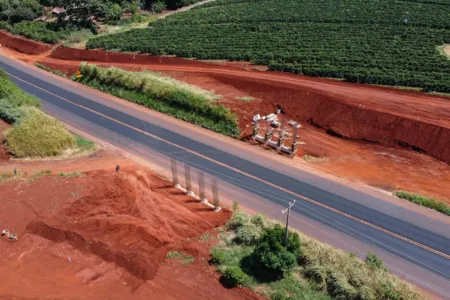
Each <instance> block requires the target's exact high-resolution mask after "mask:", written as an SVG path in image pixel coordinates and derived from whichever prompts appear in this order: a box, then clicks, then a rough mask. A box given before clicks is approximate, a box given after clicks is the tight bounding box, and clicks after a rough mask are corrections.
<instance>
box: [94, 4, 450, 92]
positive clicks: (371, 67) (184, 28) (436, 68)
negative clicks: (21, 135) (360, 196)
mask: <svg viewBox="0 0 450 300" xmlns="http://www.w3.org/2000/svg"><path fill="white" fill-rule="evenodd" d="M326 4H328V5H326ZM406 11H407V12H408V14H406ZM401 12H403V13H401ZM449 13H450V6H448V5H442V4H440V3H436V4H433V3H428V2H427V1H420V2H419V1H372V0H370V1H356V0H353V1H327V0H317V1H311V0H307V1H292V0H281V1H273V0H259V1H257V0H228V1H223V0H218V1H214V2H210V3H208V4H206V5H203V6H202V7H201V8H199V9H195V10H193V11H191V12H187V13H180V14H176V15H174V16H172V17H169V18H167V20H161V21H158V22H156V23H155V24H154V25H152V27H150V28H149V29H138V30H133V31H129V32H126V33H123V34H117V35H109V36H103V37H100V38H96V39H92V40H90V41H89V42H88V45H87V46H88V48H104V49H109V50H120V51H133V52H141V53H150V54H154V55H165V54H172V55H176V56H180V57H195V58H198V59H227V60H237V61H239V60H246V61H253V62H256V63H258V64H265V65H268V66H269V67H270V69H272V70H278V71H286V72H294V73H300V74H305V75H311V76H326V77H339V78H344V79H347V80H349V81H355V82H367V83H376V84H392V85H405V86H414V87H422V88H424V89H426V90H434V91H440V92H450V78H449V76H447V74H449V72H450V61H449V60H448V59H447V58H446V57H444V56H443V55H441V54H440V53H439V51H438V50H437V49H436V47H437V46H439V45H443V44H444V43H446V42H449V41H450V30H449V29H447V27H448V28H450V19H449V20H444V19H445V18H444V16H447V15H448V14H449ZM406 17H408V18H409V19H408V20H409V21H408V24H405V23H404V18H406ZM446 19H448V18H446Z"/></svg>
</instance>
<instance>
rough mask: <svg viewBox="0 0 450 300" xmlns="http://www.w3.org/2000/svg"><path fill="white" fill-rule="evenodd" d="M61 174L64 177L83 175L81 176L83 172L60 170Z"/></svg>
mask: <svg viewBox="0 0 450 300" xmlns="http://www.w3.org/2000/svg"><path fill="white" fill-rule="evenodd" d="M59 176H61V177H64V178H72V177H81V176H83V173H81V172H72V173H64V172H60V173H59Z"/></svg>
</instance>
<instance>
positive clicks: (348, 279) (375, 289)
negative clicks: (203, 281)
mask: <svg viewBox="0 0 450 300" xmlns="http://www.w3.org/2000/svg"><path fill="white" fill-rule="evenodd" d="M275 224H277V222H275V221H271V220H267V218H265V216H264V215H261V214H257V215H254V216H250V215H248V214H246V213H244V212H242V211H240V210H239V208H238V207H237V206H235V207H234V208H233V216H232V218H231V219H230V221H229V222H228V223H227V226H226V228H227V231H226V232H224V233H222V234H221V235H220V239H221V242H220V243H219V244H218V245H217V246H216V247H214V248H213V249H212V250H211V260H210V263H211V264H215V265H217V270H218V272H220V273H221V274H222V275H223V278H222V281H223V284H225V285H226V284H231V283H233V284H235V285H244V286H248V287H250V288H252V289H254V290H255V291H257V292H258V293H261V294H263V295H265V296H267V297H270V298H271V299H332V298H334V299H373V300H376V299H408V300H413V299H414V300H416V299H424V297H423V296H422V295H421V294H420V293H419V292H418V291H416V290H415V288H414V287H413V286H411V285H410V284H408V283H406V282H403V281H401V280H400V279H398V278H397V277H395V276H393V275H391V274H389V273H388V272H387V271H386V269H385V268H384V266H383V262H382V261H381V260H380V259H379V258H378V257H377V256H376V255H374V254H373V253H368V254H367V257H366V261H362V260H360V259H359V258H357V257H356V255H354V254H351V253H346V252H344V251H341V250H338V249H336V248H333V247H331V246H328V245H326V244H323V243H321V242H319V241H317V240H314V239H312V238H310V237H308V236H306V235H304V234H302V233H300V232H297V231H295V230H291V231H292V232H297V234H298V235H299V237H300V250H299V258H298V260H297V262H296V266H295V267H294V268H293V269H292V270H291V271H289V272H288V273H285V274H284V276H283V277H281V278H280V277H273V276H271V272H270V271H268V269H266V267H264V266H263V263H262V262H260V261H258V260H255V252H256V250H255V249H258V247H259V246H258V245H260V244H258V243H259V242H258V241H256V242H255V246H254V245H251V244H250V245H249V244H246V243H243V241H242V240H241V239H239V238H237V236H238V232H239V230H240V229H241V228H245V227H248V226H254V227H256V228H257V229H258V230H260V231H261V232H262V235H261V236H263V235H264V232H267V229H268V228H274V226H275ZM264 264H266V262H265V263H264ZM230 268H231V271H230ZM236 268H239V269H240V270H241V271H242V272H244V273H245V274H246V276H247V277H245V276H243V275H242V273H241V272H239V271H237V270H236ZM225 275H226V276H225Z"/></svg>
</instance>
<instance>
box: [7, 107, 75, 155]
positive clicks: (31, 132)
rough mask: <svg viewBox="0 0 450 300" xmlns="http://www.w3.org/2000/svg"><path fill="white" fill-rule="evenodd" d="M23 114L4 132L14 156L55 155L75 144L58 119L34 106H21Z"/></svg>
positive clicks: (8, 146)
mask: <svg viewBox="0 0 450 300" xmlns="http://www.w3.org/2000/svg"><path fill="white" fill-rule="evenodd" d="M20 111H21V115H22V116H24V117H23V119H22V120H21V122H20V123H19V124H16V125H15V126H14V127H13V128H12V129H11V130H9V131H7V132H6V133H5V138H6V147H7V148H8V150H9V151H10V152H11V153H13V154H14V155H15V156H16V157H19V158H23V157H47V156H57V155H60V154H61V153H63V151H64V150H66V149H69V148H71V147H73V146H74V145H75V139H74V138H73V136H72V135H71V134H70V133H69V132H68V131H67V130H66V129H65V128H64V126H63V124H62V123H60V122H59V121H58V120H56V119H54V118H52V117H50V116H48V115H46V114H45V113H43V112H42V111H40V110H39V109H37V108H34V107H21V108H20Z"/></svg>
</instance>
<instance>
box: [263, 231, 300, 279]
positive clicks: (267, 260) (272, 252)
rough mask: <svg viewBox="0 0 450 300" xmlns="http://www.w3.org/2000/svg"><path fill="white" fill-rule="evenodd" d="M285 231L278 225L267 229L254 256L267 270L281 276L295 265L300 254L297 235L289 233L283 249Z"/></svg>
mask: <svg viewBox="0 0 450 300" xmlns="http://www.w3.org/2000/svg"><path fill="white" fill-rule="evenodd" d="M284 234H285V231H284V229H283V228H282V227H281V226H280V225H278V224H277V225H275V226H274V227H273V228H267V229H266V230H265V232H264V233H263V235H262V237H261V238H260V239H259V241H258V242H257V244H256V249H255V251H254V255H255V257H256V258H257V260H258V261H259V262H260V263H261V264H262V265H263V266H264V267H265V268H267V269H269V270H271V271H273V272H275V273H276V274H277V275H278V276H282V275H284V274H285V273H287V272H289V271H290V270H291V269H292V268H293V267H294V266H295V264H296V262H297V258H298V257H299V254H300V239H299V237H298V234H296V233H293V232H289V234H288V245H287V247H284Z"/></svg>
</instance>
